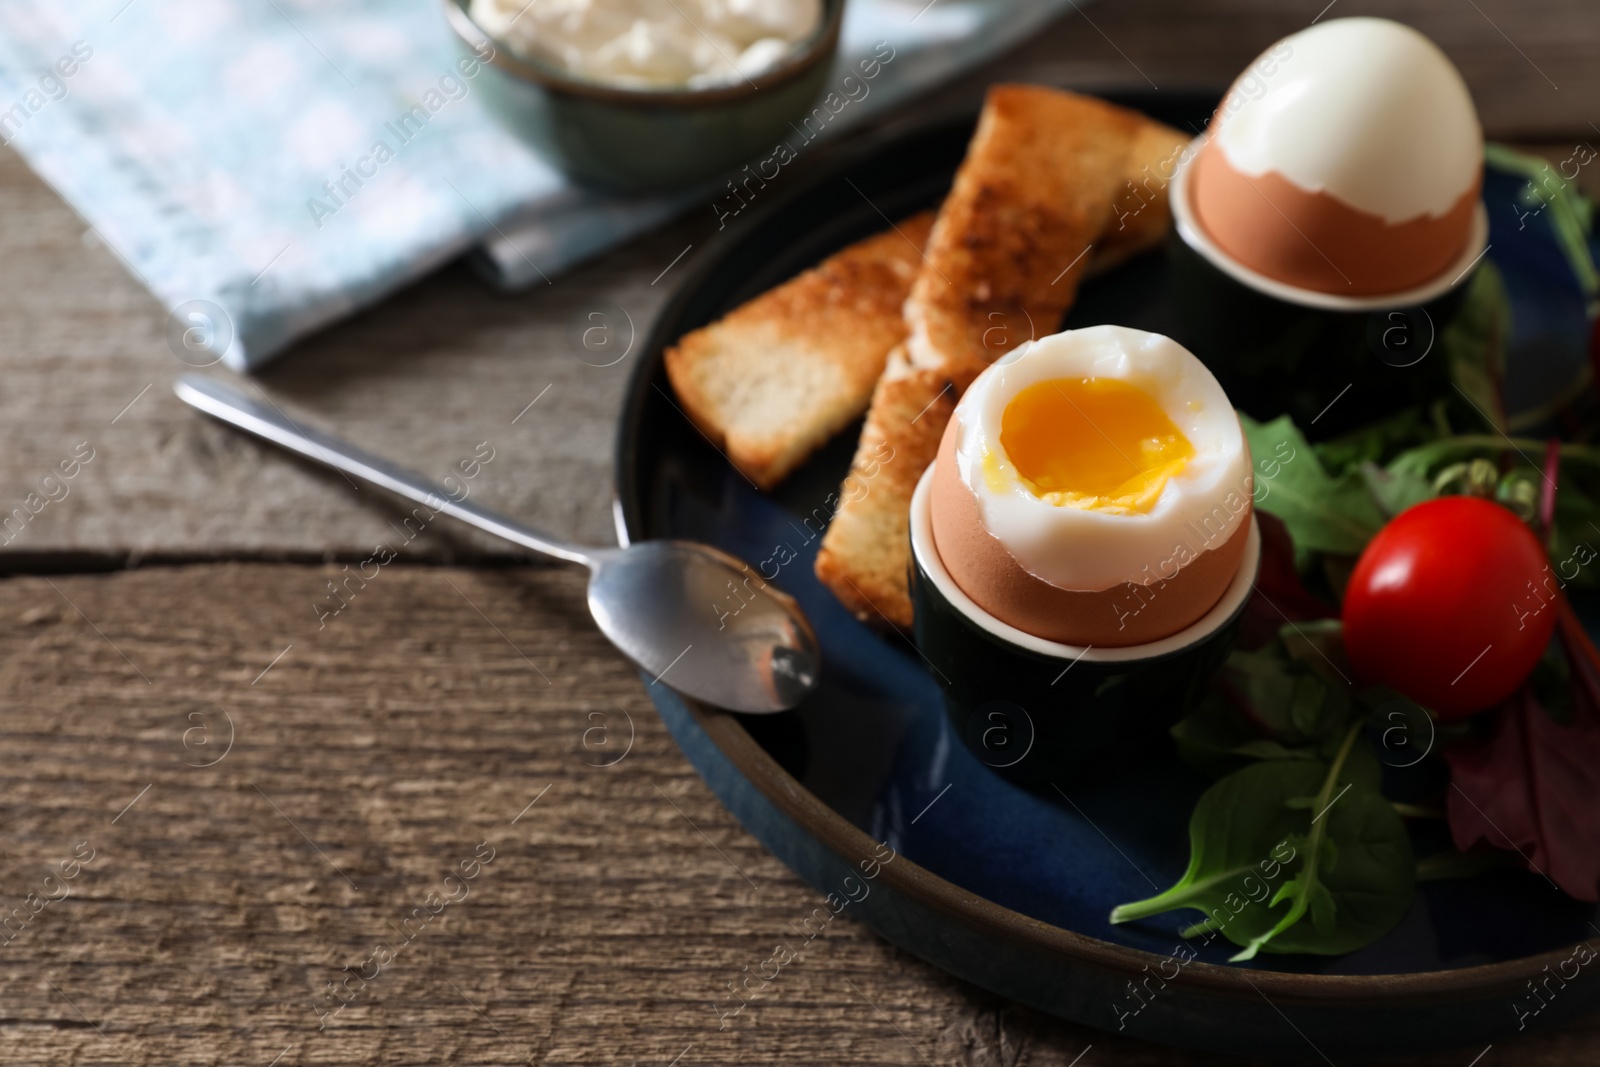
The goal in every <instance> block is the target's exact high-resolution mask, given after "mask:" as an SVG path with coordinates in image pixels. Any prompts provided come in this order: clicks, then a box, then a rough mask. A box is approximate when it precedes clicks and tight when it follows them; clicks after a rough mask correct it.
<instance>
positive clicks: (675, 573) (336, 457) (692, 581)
mask: <svg viewBox="0 0 1600 1067" xmlns="http://www.w3.org/2000/svg"><path fill="white" fill-rule="evenodd" d="M173 391H174V392H176V393H177V394H178V399H180V400H182V401H183V402H184V403H186V404H188V405H190V406H191V407H194V408H197V409H199V410H200V411H203V412H205V413H206V414H207V415H210V416H212V417H213V418H217V419H221V420H222V421H223V422H226V423H229V424H231V425H233V426H237V427H238V428H239V429H241V430H244V431H246V432H248V433H252V434H255V435H256V436H257V437H262V438H265V439H266V440H268V441H271V442H272V443H273V444H275V445H280V446H282V447H283V448H287V449H288V450H289V451H291V452H296V453H298V454H300V455H302V456H304V457H306V458H307V459H310V460H314V461H316V462H318V463H321V464H324V465H326V466H329V467H333V468H335V469H336V470H341V471H344V472H345V473H346V474H351V475H354V476H355V477H357V478H360V479H362V480H363V481H367V482H371V483H372V484H373V485H376V486H380V487H381V488H384V489H387V490H389V491H390V492H393V493H398V494H400V495H401V496H403V497H406V498H407V499H409V500H415V501H416V502H418V503H419V504H422V505H423V506H425V507H427V508H430V509H431V510H433V511H436V512H443V513H444V514H446V515H450V516H452V517H454V518H457V519H460V520H461V521H462V522H465V523H469V524H470V525H473V526H476V527H477V528H478V529H480V530H485V531H487V532H489V533H492V534H495V535H496V536H498V537H503V538H505V539H506V540H507V541H510V542H512V543H514V544H518V545H521V546H522V547H524V548H531V549H532V550H533V551H535V552H538V553H541V554H543V555H546V556H553V557H555V558H556V559H559V560H564V561H566V562H568V563H581V564H583V565H584V566H586V567H588V568H589V611H590V613H591V614H593V615H594V621H595V622H596V623H598V624H599V626H600V632H601V633H603V634H605V635H606V637H608V638H609V639H610V640H611V643H612V644H614V645H616V646H617V648H618V649H620V650H621V651H622V653H623V655H625V656H627V657H628V658H629V659H631V660H633V662H634V663H636V664H638V666H639V668H640V669H641V670H643V671H644V672H645V673H647V674H649V675H651V677H652V678H653V679H654V681H653V682H651V684H652V685H654V684H657V683H664V684H666V685H670V686H671V687H672V688H674V689H676V690H678V691H679V692H680V693H683V694H684V695H685V696H689V697H693V698H695V699H696V700H701V701H704V702H705V703H707V704H712V705H715V706H717V707H720V708H727V709H728V710H730V711H743V712H750V713H754V714H763V713H768V712H776V711H786V710H788V709H789V708H792V707H794V706H795V705H796V704H798V703H800V701H801V700H802V699H803V698H804V697H805V695H806V694H807V693H809V692H810V691H811V690H812V689H813V688H815V686H816V682H817V674H818V668H819V666H820V664H821V655H820V653H819V651H818V648H817V638H816V635H815V634H813V633H812V632H811V624H810V623H808V622H807V621H806V617H805V614H804V613H803V612H802V611H801V610H800V605H799V604H797V603H795V601H794V599H793V598H792V597H790V596H788V595H787V594H785V593H781V592H779V591H778V590H777V589H776V588H774V587H773V586H772V585H770V584H768V583H766V582H763V581H762V580H761V579H760V578H759V577H758V576H757V575H756V574H755V573H754V572H753V571H751V569H750V568H749V566H748V565H746V564H744V563H742V562H740V561H739V560H737V559H735V558H734V557H733V556H730V555H728V554H727V553H725V552H722V551H719V550H718V549H715V548H712V547H711V546H709V545H701V544H695V543H693V542H689V541H641V542H639V543H638V544H634V545H630V546H628V547H627V548H601V547H591V546H588V545H574V544H569V543H567V542H565V541H562V540H560V539H558V538H555V537H551V536H550V535H549V534H544V533H540V532H539V531H537V530H533V529H530V528H528V527H527V526H524V525H522V524H521V523H519V522H517V521H515V520H513V519H508V518H506V517H505V516H503V515H496V514H495V513H494V512H492V511H489V510H487V509H485V508H481V507H478V506H477V505H476V504H469V503H467V502H466V500H465V499H464V498H463V499H461V500H453V499H451V498H450V497H449V496H448V495H446V494H445V493H444V492H442V491H441V490H440V489H439V488H438V487H436V486H434V485H433V484H432V483H430V482H429V481H428V480H427V479H425V478H423V477H421V476H420V475H417V474H414V473H412V472H411V471H408V470H404V469H402V468H400V467H397V466H394V465H393V464H391V463H388V462H387V461H385V460H382V459H379V458H378V457H377V456H374V455H371V454H370V453H367V452H363V451H362V450H361V449H358V448H356V447H354V446H352V445H349V444H346V443H345V442H343V441H340V440H339V439H338V438H335V437H330V436H329V435H327V434H325V433H322V432H320V431H318V430H314V429H310V428H309V427H304V426H300V425H297V424H296V423H295V422H294V420H292V419H290V418H289V417H288V416H287V415H285V414H283V412H282V411H280V410H278V409H277V408H276V407H275V406H272V407H269V406H268V405H266V404H260V403H257V402H256V401H254V400H252V399H250V398H249V397H247V396H245V395H244V394H242V393H240V392H238V391H237V390H235V389H232V388H230V387H229V386H226V385H223V384H222V383H221V382H219V381H217V380H215V379H213V378H205V377H202V376H200V375H195V374H185V375H182V376H180V377H179V378H178V379H177V380H176V381H175V382H174V383H173Z"/></svg>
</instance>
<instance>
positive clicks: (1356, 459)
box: [1311, 407, 1439, 477]
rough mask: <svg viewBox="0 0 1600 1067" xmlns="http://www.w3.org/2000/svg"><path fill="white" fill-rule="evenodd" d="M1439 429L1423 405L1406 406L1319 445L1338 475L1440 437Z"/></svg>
mask: <svg viewBox="0 0 1600 1067" xmlns="http://www.w3.org/2000/svg"><path fill="white" fill-rule="evenodd" d="M1438 436H1439V431H1438V430H1437V429H1436V428H1435V427H1434V425H1433V423H1432V422H1431V421H1430V420H1429V419H1428V416H1427V413H1426V412H1424V411H1423V410H1422V409H1421V408H1419V407H1411V408H1405V409H1404V410H1402V411H1398V412H1396V413H1395V414H1393V415H1390V416H1388V417H1386V418H1383V419H1380V420H1379V421H1377V422H1371V423H1368V424H1367V425H1365V426H1358V427H1356V428H1355V429H1354V430H1351V431H1350V432H1348V433H1346V434H1343V435H1342V436H1339V437H1335V438H1333V439H1331V440H1328V441H1318V442H1317V443H1316V444H1314V445H1312V446H1311V447H1312V448H1314V449H1316V451H1317V458H1318V459H1320V460H1321V461H1322V465H1323V467H1325V468H1326V469H1327V471H1328V473H1329V474H1330V475H1333V476H1334V477H1338V476H1339V475H1341V474H1343V473H1345V472H1346V471H1348V470H1350V469H1351V468H1352V467H1358V466H1360V465H1361V464H1363V463H1382V462H1384V460H1385V459H1387V458H1388V457H1390V456H1393V455H1397V454H1398V453H1400V452H1403V451H1405V450H1406V449H1408V448H1415V447H1417V446H1418V445H1423V444H1427V443H1428V442H1429V441H1432V440H1435V439H1437V438H1438Z"/></svg>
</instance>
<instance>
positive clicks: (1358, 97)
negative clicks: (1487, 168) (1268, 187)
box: [1215, 18, 1483, 223]
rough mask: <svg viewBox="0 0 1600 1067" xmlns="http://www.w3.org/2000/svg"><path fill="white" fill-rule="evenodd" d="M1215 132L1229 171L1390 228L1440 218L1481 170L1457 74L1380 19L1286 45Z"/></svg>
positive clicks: (1244, 81) (1434, 50) (1258, 70)
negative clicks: (1321, 199) (1323, 198)
mask: <svg viewBox="0 0 1600 1067" xmlns="http://www.w3.org/2000/svg"><path fill="white" fill-rule="evenodd" d="M1215 129H1216V133H1215V137H1216V142H1217V145H1218V147H1219V148H1220V149H1221V150H1222V152H1223V154H1224V155H1225V156H1227V159H1228V162H1229V164H1230V165H1232V167H1233V169H1234V170H1236V171H1239V172H1240V173H1242V174H1247V175H1251V176H1254V177H1260V176H1261V175H1264V174H1266V173H1268V172H1269V171H1271V172H1276V173H1278V174H1281V175H1283V176H1284V177H1285V178H1287V179H1289V180H1290V181H1291V182H1293V183H1294V184H1296V185H1298V186H1299V187H1300V188H1302V189H1305V190H1306V191H1308V192H1327V193H1331V194H1332V195H1334V196H1336V197H1338V198H1339V199H1340V200H1343V201H1344V202H1345V203H1347V204H1350V205H1351V206H1353V207H1356V208H1359V209H1361V210H1362V211H1365V212H1367V213H1368V214H1371V215H1377V216H1379V217H1380V218H1383V219H1385V220H1387V221H1388V222H1391V223H1402V222H1406V221H1408V220H1410V219H1414V218H1418V217H1421V216H1438V215H1443V214H1445V213H1446V212H1448V211H1449V210H1450V209H1451V208H1452V207H1454V206H1455V204H1456V202H1457V201H1459V200H1460V199H1461V197H1462V196H1463V195H1464V194H1466V193H1467V192H1468V190H1470V189H1472V188H1473V186H1474V185H1475V184H1476V183H1477V181H1478V176H1479V173H1480V172H1481V170H1482V166H1483V128H1482V127H1481V126H1480V125H1479V124H1478V113H1477V110H1476V109H1475V108H1474V107H1473V105H1472V94H1471V93H1470V92H1469V91H1468V90H1467V83H1466V82H1465V81H1464V80H1462V77H1461V73H1460V71H1458V70H1456V68H1455V64H1453V63H1451V62H1450V59H1449V57H1447V56H1446V55H1445V54H1444V52H1443V51H1441V50H1440V48H1439V46H1438V45H1436V44H1434V43H1433V42H1432V41H1430V40H1428V38H1426V37H1424V36H1423V35H1422V34H1420V33H1418V32H1417V31H1416V30H1414V29H1412V28H1411V27H1409V26H1405V25H1402V24H1400V23H1398V22H1393V21H1391V20H1389V19H1380V18H1345V19H1330V20H1328V21H1327V22H1323V23H1321V24H1319V25H1316V26H1312V27H1310V28H1308V29H1304V30H1301V31H1300V32H1299V33H1295V34H1291V35H1290V36H1288V37H1285V38H1284V39H1283V40H1281V41H1279V42H1278V43H1277V44H1275V45H1273V46H1272V47H1271V48H1269V49H1268V50H1267V51H1266V52H1264V53H1262V55H1261V56H1260V57H1259V58H1258V59H1257V60H1256V62H1255V63H1253V64H1252V65H1251V66H1250V67H1249V68H1248V69H1247V70H1246V71H1245V73H1244V74H1243V75H1241V77H1240V79H1239V81H1238V82H1236V83H1235V84H1234V87H1233V89H1232V91H1231V92H1230V93H1229V95H1228V99H1227V100H1226V101H1225V102H1224V104H1223V106H1222V109H1221V112H1220V115H1219V118H1218V120H1217V122H1216V123H1215Z"/></svg>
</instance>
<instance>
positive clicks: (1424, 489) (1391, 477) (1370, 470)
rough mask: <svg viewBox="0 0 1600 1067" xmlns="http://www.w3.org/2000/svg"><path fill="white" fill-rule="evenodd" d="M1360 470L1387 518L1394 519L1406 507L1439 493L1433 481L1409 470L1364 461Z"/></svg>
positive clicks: (1429, 498) (1430, 498) (1363, 479)
mask: <svg viewBox="0 0 1600 1067" xmlns="http://www.w3.org/2000/svg"><path fill="white" fill-rule="evenodd" d="M1360 471H1361V480H1362V481H1364V482H1366V485H1367V492H1369V493H1371V494H1372V499H1373V500H1375V501H1377V503H1378V507H1380V508H1382V509H1383V513H1384V515H1385V516H1386V517H1387V518H1391V519H1392V518H1394V517H1395V516H1396V515H1398V514H1400V513H1401V512H1402V511H1404V510H1406V508H1409V507H1412V506H1413V505H1416V504H1420V503H1422V502H1423V501H1424V500H1432V499H1433V498H1434V497H1435V496H1437V495H1438V494H1437V493H1436V492H1434V489H1433V483H1432V482H1430V481H1428V479H1426V478H1423V477H1421V476H1420V475H1417V474H1413V473H1411V472H1409V471H1400V472H1396V471H1390V470H1385V469H1384V468H1382V467H1380V466H1378V465H1377V464H1376V463H1363V464H1361V467H1360Z"/></svg>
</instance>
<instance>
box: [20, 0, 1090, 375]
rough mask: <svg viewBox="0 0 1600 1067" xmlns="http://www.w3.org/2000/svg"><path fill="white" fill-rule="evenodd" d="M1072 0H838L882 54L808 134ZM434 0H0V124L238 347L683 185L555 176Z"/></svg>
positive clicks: (162, 286) (549, 266)
mask: <svg viewBox="0 0 1600 1067" xmlns="http://www.w3.org/2000/svg"><path fill="white" fill-rule="evenodd" d="M1072 2H1073V0H933V3H931V4H928V3H926V2H925V0H848V6H847V11H846V17H845V26H844V36H843V40H842V43H841V48H840V55H839V59H838V64H839V65H840V66H841V67H845V66H854V65H855V63H856V62H857V61H858V60H860V59H861V58H863V57H865V56H867V55H868V54H870V53H872V52H873V51H874V49H875V48H876V47H877V45H878V43H879V42H888V44H889V46H890V47H891V48H892V49H893V50H894V59H893V61H892V62H890V63H888V64H887V65H885V67H884V70H883V73H882V75H881V76H880V77H879V79H878V80H877V83H876V84H875V85H874V86H873V88H872V91H871V92H870V93H869V94H868V95H867V96H866V97H865V98H864V99H862V100H860V101H859V103H853V104H852V105H851V106H850V107H849V108H847V109H846V110H844V111H842V112H841V113H840V115H839V117H838V121H837V122H834V123H832V124H830V126H829V128H828V131H827V132H828V134H829V135H830V136H831V135H834V134H836V133H837V132H839V131H840V130H842V129H845V128H847V127H849V126H852V125H856V124H858V123H860V122H861V121H863V120H865V119H868V118H871V117H873V116H876V115H879V114H882V113H883V112H884V110H885V109H887V108H890V107H892V106H894V105H895V104H898V103H900V102H902V101H904V100H906V99H908V98H909V97H911V96H913V95H915V94H916V93H918V92H921V91H923V90H925V89H927V88H929V87H930V86H932V85H934V84H936V83H938V82H939V81H941V80H944V79H946V78H949V77H950V76H952V75H954V74H955V73H957V72H959V71H960V70H962V69H963V68H965V67H968V66H970V65H972V64H974V63H976V62H977V61H979V60H981V59H983V58H985V57H988V56H991V55H993V54H995V53H997V52H999V51H1001V50H1002V49H1004V48H1006V47H1007V46H1009V45H1012V44H1015V43H1017V42H1019V41H1021V40H1023V39H1024V38H1025V37H1027V36H1028V35H1029V34H1031V33H1032V32H1034V31H1035V30H1036V29H1037V28H1038V27H1039V26H1041V25H1042V24H1043V23H1044V22H1045V21H1046V20H1048V19H1049V18H1050V17H1051V16H1053V15H1055V14H1057V13H1059V12H1060V11H1062V10H1065V9H1066V8H1067V7H1069V6H1070V5H1071V4H1072ZM439 3H440V0H74V2H73V3H70V4H68V3H62V2H61V0H6V2H5V3H4V4H0V141H4V142H5V143H8V144H11V145H13V146H14V147H15V148H16V149H17V150H18V151H20V152H21V153H22V155H23V156H24V157H25V158H26V159H27V161H28V163H29V164H30V165H31V166H32V167H33V169H34V170H35V171H37V172H38V173H39V174H40V175H41V176H42V177H43V178H44V179H45V180H46V181H48V182H49V183H50V184H51V185H52V186H54V187H55V189H56V190H57V191H58V192H59V193H60V194H61V195H62V196H63V197H64V198H65V199H66V200H67V201H68V202H69V203H70V204H72V206H73V207H74V208H76V209H77V211H78V212H79V213H80V214H81V215H82V216H83V217H84V219H85V220H86V221H87V222H88V223H89V225H90V226H91V227H93V228H94V230H95V231H96V233H97V234H98V235H99V237H100V239H101V240H103V241H104V243H105V244H106V245H107V246H108V247H110V248H111V249H112V251H113V252H115V253H116V254H117V256H118V257H119V258H120V259H121V260H122V262H123V264H124V265H125V266H126V267H127V268H128V269H129V270H130V271H131V272H133V273H134V274H135V275H136V276H138V277H139V278H140V279H141V280H142V281H143V282H144V284H145V285H146V286H147V287H148V288H149V289H150V291H151V292H152V293H154V294H155V295H156V297H157V298H158V299H160V300H161V301H162V302H163V303H164V304H166V305H167V307H169V308H171V309H174V310H175V311H178V312H180V313H182V315H183V316H184V317H185V319H186V320H187V318H188V310H189V309H192V308H194V307H207V306H209V304H215V305H219V306H220V307H221V308H223V309H225V312H226V314H225V317H224V319H223V320H222V321H221V322H208V321H207V320H205V319H204V317H202V318H196V319H194V320H193V321H194V322H197V323H204V324H205V326H206V327H207V328H216V329H218V330H222V331H229V332H231V337H232V340H231V343H229V344H228V347H227V351H226V354H225V356H224V360H225V362H227V363H228V364H229V365H230V366H233V367H235V368H237V369H241V370H243V369H248V368H250V367H254V366H259V365H260V364H262V363H264V362H266V361H267V360H269V359H271V358H272V357H273V356H275V355H277V354H278V353H279V352H281V351H282V350H283V349H284V347H285V346H287V345H288V344H289V343H290V342H292V341H294V340H295V339H296V338H297V337H300V336H303V335H304V334H306V333H308V332H310V331H312V330H315V329H317V328H319V327H321V326H324V325H326V324H327V323H329V322H332V321H333V320H335V319H338V318H340V317H342V316H344V315H347V314H349V313H350V312H352V311H354V310H356V309H357V308H360V307H362V306H365V305H367V304H370V303H372V302H374V301H376V300H378V299H379V298H381V297H383V296H384V295H386V294H388V293H390V292H392V291H393V290H394V289H396V288H397V287H399V286H401V285H403V284H405V283H406V282H409V281H411V280H413V279H415V278H417V277H420V276H421V275H423V274H425V273H427V272H428V271H430V270H432V269H433V268H435V267H436V266H438V265H439V264H441V263H443V262H445V261H447V260H449V259H452V258H454V257H456V256H458V255H460V254H461V253H463V252H465V251H467V250H468V249H471V248H473V247H474V246H476V245H479V244H483V245H484V247H483V250H482V254H481V255H480V257H479V258H480V263H481V264H482V265H483V266H484V267H485V268H486V272H487V273H488V274H489V275H490V276H491V277H492V278H493V279H494V280H495V281H496V282H497V283H499V284H502V285H505V286H508V287H515V286H520V285H526V284H529V283H531V282H534V281H542V280H543V278H544V277H553V276H555V275H556V274H557V273H559V272H560V271H562V270H565V269H567V268H569V267H571V266H572V265H573V264H575V263H578V262H580V261H581V260H583V259H585V258H587V257H589V256H592V255H594V254H596V253H598V252H600V251H602V250H604V249H606V248H608V247H611V246H613V245H615V244H617V243H619V242H621V241H623V240H626V239H627V238H629V237H632V236H634V235H636V234H638V233H641V232H643V231H644V230H646V229H648V228H650V227H652V226H655V225H657V224H659V223H661V222H662V221H664V220H665V219H666V218H668V217H670V216H671V215H672V214H673V213H675V212H677V211H679V210H681V209H682V207H683V206H684V205H685V203H686V202H688V201H686V200H685V199H684V198H683V197H682V196H679V197H673V198H645V199H641V198H634V199H618V198H613V197H606V196H602V195H599V194H595V193H591V192H586V191H583V190H580V189H576V188H573V187H572V186H570V185H568V184H567V183H566V182H565V181H563V180H562V178H561V177H560V176H559V175H557V174H555V173H554V172H553V171H551V170H550V168H548V167H546V166H545V165H544V164H543V163H542V162H541V161H540V160H539V159H538V158H537V157H536V156H534V155H533V154H532V153H531V152H530V151H529V150H528V149H526V148H525V147H523V145H522V143H521V142H520V141H518V140H516V139H514V138H513V137H511V136H510V135H508V134H506V133H503V132H502V131H501V129H500V128H499V127H498V126H497V125H496V124H495V122H494V120H493V118H492V117H491V116H489V115H488V114H487V113H486V112H485V111H483V110H482V109H481V108H480V107H479V105H478V101H477V99H476V98H475V96H474V88H473V79H472V78H471V77H466V76H464V75H463V74H462V73H461V71H460V69H459V68H458V67H457V65H456V53H455V45H454V42H453V40H452V39H451V34H450V31H449V29H448V27H447V26H446V24H445V21H444V15H443V12H442V11H441V9H440V7H439ZM840 76H842V72H841V75H840ZM834 80H837V78H835V79H834ZM419 104H421V105H422V106H423V107H424V108H425V109H426V111H427V114H428V118H427V120H426V121H425V122H422V123H419V122H415V121H413V123H412V124H410V125H405V126H404V127H403V128H402V125H401V119H402V117H403V116H406V115H408V114H410V113H412V111H413V108H414V107H415V106H416V105H419ZM380 144H382V145H383V146H384V147H383V149H381V150H380V149H379V145H380ZM355 172H359V173H358V174H355ZM352 174H355V176H356V178H358V179H359V180H353V179H352V177H351V176H350V175H352ZM486 239H487V243H484V242H485V241H486ZM196 302H209V304H206V303H196ZM219 347H220V345H219Z"/></svg>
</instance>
